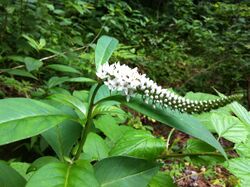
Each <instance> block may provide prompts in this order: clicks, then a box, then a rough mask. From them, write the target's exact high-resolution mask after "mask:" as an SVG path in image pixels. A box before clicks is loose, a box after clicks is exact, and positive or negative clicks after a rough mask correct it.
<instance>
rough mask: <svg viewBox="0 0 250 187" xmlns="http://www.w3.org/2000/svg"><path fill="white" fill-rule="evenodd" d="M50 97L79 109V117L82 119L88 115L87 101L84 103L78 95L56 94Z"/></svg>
mask: <svg viewBox="0 0 250 187" xmlns="http://www.w3.org/2000/svg"><path fill="white" fill-rule="evenodd" d="M48 98H49V99H52V100H55V101H57V102H59V103H62V104H65V105H67V106H69V107H72V108H74V109H76V110H78V112H80V115H79V117H80V118H81V119H83V118H85V117H86V116H87V108H88V106H87V103H83V102H82V101H80V100H79V99H78V98H77V97H74V96H71V95H65V94H54V95H51V96H49V97H48Z"/></svg>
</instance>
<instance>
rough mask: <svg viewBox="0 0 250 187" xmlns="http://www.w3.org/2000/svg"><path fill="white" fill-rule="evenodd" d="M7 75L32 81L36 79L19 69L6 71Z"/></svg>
mask: <svg viewBox="0 0 250 187" xmlns="http://www.w3.org/2000/svg"><path fill="white" fill-rule="evenodd" d="M6 72H7V73H9V74H10V75H17V76H21V77H28V78H32V79H36V80H37V78H36V77H35V76H34V75H32V74H31V73H30V72H27V71H25V70H21V69H10V70H7V71H6Z"/></svg>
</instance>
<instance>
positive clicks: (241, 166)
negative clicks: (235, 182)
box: [224, 158, 250, 187]
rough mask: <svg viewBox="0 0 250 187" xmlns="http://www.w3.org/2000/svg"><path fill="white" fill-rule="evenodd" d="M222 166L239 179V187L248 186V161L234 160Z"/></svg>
mask: <svg viewBox="0 0 250 187" xmlns="http://www.w3.org/2000/svg"><path fill="white" fill-rule="evenodd" d="M224 166H225V167H226V168H227V169H228V170H229V171H230V172H231V173H232V174H234V175H235V176H236V177H238V178H239V179H240V184H239V186H240V187H248V186H250V177H249V176H250V159H249V158H235V159H230V160H229V161H226V162H225V164H224Z"/></svg>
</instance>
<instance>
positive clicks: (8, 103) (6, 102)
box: [0, 98, 70, 145]
mask: <svg viewBox="0 0 250 187" xmlns="http://www.w3.org/2000/svg"><path fill="white" fill-rule="evenodd" d="M0 106H1V108H0V145H3V144H7V143H10V142H14V141H17V140H21V139H25V138H29V137H32V136H35V135H37V134H40V133H42V132H44V131H46V130H48V129H50V128H52V127H54V126H56V125H57V124H60V123H61V122H62V121H64V120H65V119H67V118H70V116H69V115H67V114H65V113H64V112H63V111H60V110H58V109H57V108H54V107H52V106H50V105H48V104H45V103H42V102H40V101H36V100H32V99H25V98H11V99H2V100H0Z"/></svg>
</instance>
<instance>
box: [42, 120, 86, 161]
mask: <svg viewBox="0 0 250 187" xmlns="http://www.w3.org/2000/svg"><path fill="white" fill-rule="evenodd" d="M81 130H82V127H81V125H80V124H78V123H75V122H72V121H69V120H66V121H63V122H62V123H60V124H59V125H57V126H55V127H53V128H51V129H49V130H47V131H45V132H43V133H42V136H43V137H44V139H45V140H46V141H47V142H48V144H49V145H50V146H51V147H52V149H53V150H54V151H55V152H56V154H57V156H58V157H59V158H60V159H61V160H62V159H63V157H64V156H69V154H70V151H71V149H72V147H73V145H74V144H75V143H76V141H77V139H78V138H79V137H80V133H81Z"/></svg>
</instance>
